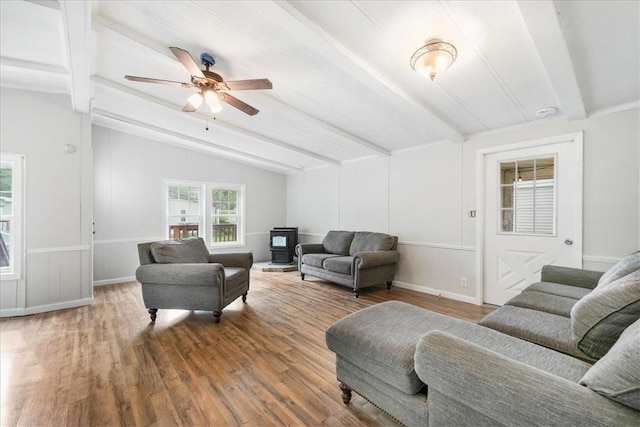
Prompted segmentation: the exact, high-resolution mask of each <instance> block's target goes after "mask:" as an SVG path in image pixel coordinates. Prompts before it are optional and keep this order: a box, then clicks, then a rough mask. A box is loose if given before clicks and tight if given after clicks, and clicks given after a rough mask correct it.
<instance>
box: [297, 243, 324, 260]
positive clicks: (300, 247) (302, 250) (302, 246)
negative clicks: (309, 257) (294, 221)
mask: <svg viewBox="0 0 640 427" xmlns="http://www.w3.org/2000/svg"><path fill="white" fill-rule="evenodd" d="M323 253H324V246H322V243H298V244H297V245H296V256H297V257H298V258H302V255H304V254H323Z"/></svg>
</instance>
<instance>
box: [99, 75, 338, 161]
mask: <svg viewBox="0 0 640 427" xmlns="http://www.w3.org/2000/svg"><path fill="white" fill-rule="evenodd" d="M92 80H93V81H94V82H95V83H97V84H100V85H103V86H106V87H108V88H111V89H114V90H117V91H119V92H122V93H125V94H127V95H129V96H133V97H136V98H141V99H144V100H145V101H148V102H151V103H154V104H156V105H160V106H162V107H165V108H168V109H170V110H172V111H176V112H178V111H180V110H181V109H182V107H183V106H182V105H176V104H173V103H171V102H168V101H165V100H163V99H160V98H157V97H155V96H152V95H149V94H146V93H144V92H140V91H137V90H135V89H131V88H129V87H127V86H124V85H121V84H120V83H116V82H114V81H111V80H108V79H105V78H103V77H99V76H94V77H93V78H92ZM180 114H186V113H180ZM189 115H190V116H191V117H197V118H200V119H202V120H211V117H210V116H207V115H204V114H202V113H198V112H195V113H189ZM210 125H211V126H217V127H220V128H223V129H226V130H228V131H230V132H233V133H235V134H238V135H241V136H245V137H249V138H251V139H255V140H257V141H260V142H262V143H267V144H270V145H273V146H276V147H279V148H283V149H285V150H289V151H293V152H295V153H298V154H302V155H304V156H306V157H310V158H313V159H316V160H320V161H322V162H323V163H327V164H332V165H339V164H340V162H339V161H338V160H335V159H332V158H329V157H326V156H323V155H320V154H317V153H314V152H312V151H308V150H305V149H303V148H300V147H296V146H295V145H291V144H287V143H286V142H282V141H279V140H277V139H274V138H271V137H269V136H266V135H262V134H259V133H257V132H253V131H250V130H247V129H244V128H241V127H239V126H235V125H232V124H230V123H226V122H224V121H222V120H218V119H216V121H215V122H211V123H210Z"/></svg>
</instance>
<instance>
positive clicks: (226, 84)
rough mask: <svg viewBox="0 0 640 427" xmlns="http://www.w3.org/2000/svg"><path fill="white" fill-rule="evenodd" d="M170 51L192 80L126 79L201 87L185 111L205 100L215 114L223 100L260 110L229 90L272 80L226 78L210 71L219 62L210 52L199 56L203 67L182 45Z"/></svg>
mask: <svg viewBox="0 0 640 427" xmlns="http://www.w3.org/2000/svg"><path fill="white" fill-rule="evenodd" d="M169 49H171V52H173V54H174V55H175V56H176V58H178V60H179V61H180V62H181V63H182V65H184V67H185V68H186V69H187V71H189V73H191V83H185V82H175V81H172V80H161V79H151V78H148V77H139V76H124V78H125V79H127V80H131V81H134V82H144V83H158V84H163V85H170V86H181V87H186V88H192V87H195V88H198V89H199V91H198V92H197V93H195V94H193V95H191V96H190V97H189V98H188V100H187V104H186V105H185V106H184V108H183V109H182V111H185V112H187V113H193V112H195V111H196V110H197V109H198V107H199V106H200V104H201V103H202V100H203V99H204V101H205V102H206V103H207V105H208V106H209V108H210V109H211V112H212V113H214V114H215V113H217V112H218V111H221V110H222V104H220V100H222V101H224V102H226V103H227V104H229V105H232V106H234V107H236V108H237V109H238V110H240V111H242V112H244V113H247V114H248V115H250V116H255V115H256V114H258V112H259V110H258V109H256V108H254V107H252V106H251V105H249V104H247V103H245V102H242V101H240V100H239V99H238V98H236V97H235V96H231V95H229V94H228V93H227V91H230V90H253V89H271V88H273V85H272V84H271V82H270V81H269V79H254V80H236V81H224V79H223V78H222V76H220V75H219V74H216V73H214V72H213V71H209V67H210V66H212V65H214V64H215V63H216V61H215V59H213V56H211V55H209V54H208V53H203V54H202V55H200V61H201V62H202V65H204V66H205V70H201V69H200V67H199V66H198V64H197V63H196V61H195V60H194V59H193V57H192V56H191V55H190V54H189V52H187V51H186V50H184V49H180V48H179V47H170V48H169Z"/></svg>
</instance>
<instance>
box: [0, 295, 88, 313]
mask: <svg viewBox="0 0 640 427" xmlns="http://www.w3.org/2000/svg"><path fill="white" fill-rule="evenodd" d="M91 304H93V298H83V299H77V300H73V301H64V302H57V303H54V304H45V305H37V306H34V307H26V308H9V309H5V310H0V317H13V316H28V315H30V314H38V313H45V312H47V311H56V310H64V309H65V308H76V307H83V306H85V305H91Z"/></svg>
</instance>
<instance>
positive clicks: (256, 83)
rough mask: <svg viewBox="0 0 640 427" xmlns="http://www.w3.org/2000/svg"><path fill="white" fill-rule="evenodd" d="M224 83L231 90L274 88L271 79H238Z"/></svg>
mask: <svg viewBox="0 0 640 427" xmlns="http://www.w3.org/2000/svg"><path fill="white" fill-rule="evenodd" d="M224 83H225V84H226V85H227V87H228V88H229V89H230V90H252V89H273V84H271V82H270V81H269V79H255V80H236V81H231V82H228V81H225V82H224Z"/></svg>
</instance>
